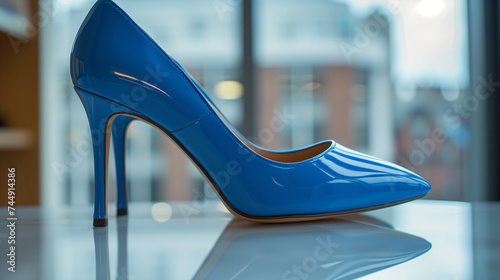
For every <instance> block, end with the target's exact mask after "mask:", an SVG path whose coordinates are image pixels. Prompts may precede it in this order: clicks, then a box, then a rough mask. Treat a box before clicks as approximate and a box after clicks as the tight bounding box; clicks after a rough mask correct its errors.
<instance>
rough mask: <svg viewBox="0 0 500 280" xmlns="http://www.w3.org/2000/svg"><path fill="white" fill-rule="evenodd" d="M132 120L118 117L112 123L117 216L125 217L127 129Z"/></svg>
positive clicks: (126, 207) (126, 199)
mask: <svg viewBox="0 0 500 280" xmlns="http://www.w3.org/2000/svg"><path fill="white" fill-rule="evenodd" d="M133 120H134V118H132V117H128V116H118V117H116V118H115V120H114V121H113V146H114V150H115V162H116V190H117V205H116V206H117V211H116V213H117V215H118V216H123V215H127V212H128V187H127V176H126V166H125V154H126V149H125V148H126V147H125V145H126V138H127V128H128V126H129V124H130V123H131V122H132V121H133Z"/></svg>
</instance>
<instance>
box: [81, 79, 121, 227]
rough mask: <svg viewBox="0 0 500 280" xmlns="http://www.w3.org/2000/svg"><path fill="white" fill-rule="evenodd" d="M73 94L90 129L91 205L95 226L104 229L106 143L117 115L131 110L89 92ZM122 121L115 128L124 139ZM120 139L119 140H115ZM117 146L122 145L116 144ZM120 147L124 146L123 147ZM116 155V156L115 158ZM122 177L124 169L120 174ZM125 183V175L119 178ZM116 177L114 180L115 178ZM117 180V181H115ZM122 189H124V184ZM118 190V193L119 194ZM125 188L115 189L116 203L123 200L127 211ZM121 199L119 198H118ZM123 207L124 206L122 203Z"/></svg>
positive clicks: (105, 210)
mask: <svg viewBox="0 0 500 280" xmlns="http://www.w3.org/2000/svg"><path fill="white" fill-rule="evenodd" d="M75 91H76V92H77V93H78V95H79V96H80V100H81V101H82V103H83V105H84V107H85V111H86V112H87V117H88V119H89V124H90V130H91V135H92V147H93V151H94V187H95V202H94V226H96V227H103V226H107V224H108V219H107V216H108V209H107V175H108V174H107V172H108V155H109V140H110V137H111V125H112V124H113V121H114V119H115V118H116V116H118V115H117V113H122V114H126V113H130V110H127V109H126V108H123V107H121V106H119V105H117V104H114V103H111V102H109V101H108V100H105V99H103V98H101V97H98V96H96V95H94V94H92V93H90V92H88V91H85V90H83V89H80V88H77V87H75ZM121 124H123V123H122V120H120V121H119V122H118V127H117V128H119V129H120V132H121V133H122V136H123V132H122V130H123V128H126V126H124V125H121ZM117 138H118V139H121V137H117ZM119 145H121V144H120V143H119ZM122 147H123V145H122ZM123 154H124V153H123V152H121V151H120V152H118V153H117V156H118V158H119V159H124V155H123ZM115 156H116V155H115ZM123 165H124V161H123V160H122V162H121V163H120V164H119V165H117V170H123V169H121V168H118V166H123ZM121 172H122V173H123V174H122V175H124V174H125V173H124V170H123V171H121ZM118 178H122V179H121V180H124V179H123V178H124V176H118ZM118 178H117V179H118ZM118 180H120V179H118ZM123 186H125V185H124V184H123ZM120 189H121V191H120ZM123 189H124V188H120V187H118V193H119V194H122V195H123V198H122V199H121V200H120V199H119V201H121V202H122V203H123V201H125V209H126V193H125V190H123ZM120 197H121V196H120V195H119V198H120ZM122 207H123V204H122Z"/></svg>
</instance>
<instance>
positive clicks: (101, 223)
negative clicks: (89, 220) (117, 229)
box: [94, 219, 108, 227]
mask: <svg viewBox="0 0 500 280" xmlns="http://www.w3.org/2000/svg"><path fill="white" fill-rule="evenodd" d="M94 226H95V227H106V226H108V219H94Z"/></svg>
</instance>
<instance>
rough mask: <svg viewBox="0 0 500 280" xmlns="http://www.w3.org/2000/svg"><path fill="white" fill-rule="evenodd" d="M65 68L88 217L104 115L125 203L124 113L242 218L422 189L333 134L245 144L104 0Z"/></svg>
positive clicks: (317, 214)
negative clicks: (78, 131)
mask: <svg viewBox="0 0 500 280" xmlns="http://www.w3.org/2000/svg"><path fill="white" fill-rule="evenodd" d="M71 77H72V79H73V84H74V86H75V89H76V91H77V92H78V94H79V95H80V97H81V99H82V102H83V105H84V106H85V109H86V111H87V114H88V116H89V122H90V127H91V129H92V133H93V135H94V134H95V133H94V132H95V131H97V132H98V133H97V137H95V138H93V147H94V166H95V189H96V198H95V213H94V225H96V226H105V225H106V218H107V212H106V172H107V160H108V156H107V153H108V150H109V146H108V145H109V138H110V134H111V129H110V127H111V125H112V124H113V122H115V125H116V127H115V129H114V133H113V135H114V138H115V140H114V141H115V147H116V157H115V160H116V162H117V164H116V166H117V176H118V178H117V180H118V213H119V214H125V213H126V212H127V187H126V180H125V150H124V149H125V148H124V147H125V131H126V128H127V126H128V124H129V122H130V120H131V118H134V119H138V120H141V121H144V122H146V123H148V124H150V125H152V126H154V127H156V128H158V129H159V130H161V131H163V132H164V133H165V134H167V135H168V136H169V137H170V138H171V139H172V140H173V141H174V142H175V143H176V144H178V146H179V147H180V148H181V149H182V150H183V151H184V152H185V153H186V155H187V156H188V157H189V158H190V159H191V160H192V161H193V163H194V164H195V166H196V167H198V169H199V170H200V172H201V174H202V175H203V176H204V177H205V179H206V180H207V181H208V182H209V183H210V185H211V187H212V189H213V190H214V191H215V193H216V194H217V195H218V196H219V198H220V199H221V200H222V202H223V203H224V204H225V205H226V207H227V208H228V209H229V211H231V213H233V214H234V215H235V216H237V217H240V218H243V219H246V220H249V221H255V222H265V223H270V222H273V223H274V222H290V221H305V220H314V219H321V218H326V217H331V216H336V215H344V214H349V213H356V212H362V211H368V210H373V209H379V208H382V207H388V206H392V205H396V204H400V203H403V202H407V201H410V200H414V199H417V198H420V197H423V196H424V195H425V194H427V193H428V192H429V191H430V185H429V183H427V181H425V180H424V179H423V178H422V177H420V176H418V175H417V174H415V173H413V172H411V171H408V170H406V169H404V168H402V167H400V166H397V165H395V164H392V163H390V162H387V161H383V160H381V159H377V158H374V157H371V156H368V155H365V154H362V153H358V152H356V151H353V150H350V149H348V148H346V147H344V146H342V145H340V144H338V143H336V142H335V141H333V140H328V141H323V142H319V143H316V144H313V145H311V146H308V147H305V148H302V149H297V150H292V151H286V152H274V151H269V150H265V149H262V148H260V147H258V146H256V145H254V144H252V143H251V142H250V141H248V140H247V139H246V138H245V137H243V136H242V135H241V134H240V133H239V132H238V131H237V130H236V129H235V128H234V127H233V126H232V125H231V124H230V123H229V121H228V120H227V119H226V118H225V117H224V115H223V114H222V113H221V112H220V111H219V110H218V109H217V106H215V105H214V104H213V102H212V101H211V100H210V98H209V97H208V96H207V94H206V93H205V92H204V91H203V89H202V88H201V87H200V86H199V85H198V84H197V83H196V81H194V80H193V78H192V77H191V76H190V75H189V74H187V72H186V70H185V69H184V68H183V67H182V66H181V65H180V64H179V63H178V62H177V61H175V60H174V59H173V58H171V57H170V56H169V55H168V54H167V53H165V52H164V51H163V50H162V49H161V48H160V47H159V46H158V45H157V44H156V43H155V42H154V41H153V40H152V39H151V38H150V37H149V36H148V35H147V34H146V33H145V32H144V31H143V30H142V29H141V28H140V27H139V26H138V25H137V24H136V23H135V22H133V21H132V19H130V17H129V16H128V15H127V14H126V13H125V12H124V11H123V10H122V9H120V8H119V7H118V6H117V5H116V4H115V3H114V2H113V1H111V0H98V1H97V2H96V4H95V5H94V6H93V7H92V9H91V10H90V12H89V14H88V15H87V17H86V18H85V20H84V22H83V24H82V26H81V27H80V30H79V31H78V34H77V36H76V40H75V43H74V46H73V51H72V53H71ZM118 115H124V116H125V117H124V118H123V117H121V116H120V117H119V118H117V116H118Z"/></svg>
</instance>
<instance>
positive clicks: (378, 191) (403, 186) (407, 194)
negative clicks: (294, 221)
mask: <svg viewBox="0 0 500 280" xmlns="http://www.w3.org/2000/svg"><path fill="white" fill-rule="evenodd" d="M326 164H327V165H329V168H330V170H331V175H332V176H333V177H335V178H336V179H335V180H333V181H331V184H330V187H331V188H332V190H333V192H332V194H333V197H332V201H333V203H336V204H337V205H340V207H341V208H343V209H362V208H366V209H369V208H381V207H385V206H390V205H394V204H399V203H403V202H406V201H410V200H413V199H417V198H420V197H423V196H424V195H426V194H427V193H428V192H429V191H430V190H431V186H430V184H429V183H428V182H427V181H426V180H425V179H423V178H422V177H420V176H419V175H417V174H415V173H413V172H411V171H409V170H407V169H405V168H403V167H401V166H398V165H396V164H393V163H390V162H387V161H384V160H381V159H378V158H375V157H372V156H368V155H365V154H362V153H359V152H356V151H353V150H351V149H349V148H346V147H344V146H342V145H339V144H337V145H336V147H335V149H333V150H332V152H331V153H330V155H329V158H328V162H326ZM339 210H340V209H339Z"/></svg>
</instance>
